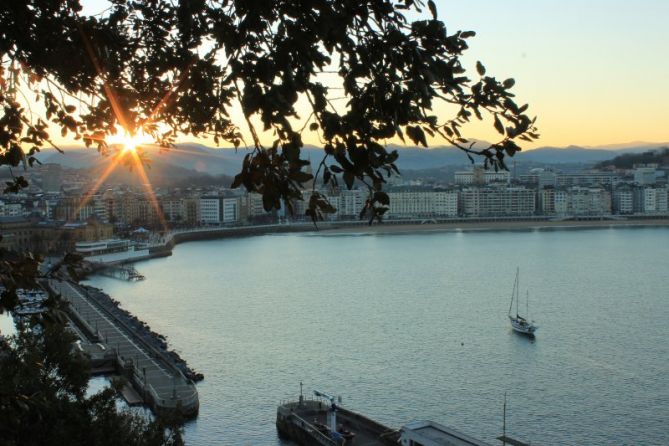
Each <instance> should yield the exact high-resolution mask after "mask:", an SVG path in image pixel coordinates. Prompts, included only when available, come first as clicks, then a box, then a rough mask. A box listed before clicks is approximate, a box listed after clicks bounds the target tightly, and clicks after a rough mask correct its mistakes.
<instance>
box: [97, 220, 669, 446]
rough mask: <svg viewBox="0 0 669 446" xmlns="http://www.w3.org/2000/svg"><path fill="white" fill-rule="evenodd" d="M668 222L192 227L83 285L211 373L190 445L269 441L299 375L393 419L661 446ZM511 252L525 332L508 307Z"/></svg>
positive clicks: (667, 399) (531, 437) (666, 382)
mask: <svg viewBox="0 0 669 446" xmlns="http://www.w3.org/2000/svg"><path fill="white" fill-rule="evenodd" d="M668 240H669V229H667V228H642V229H622V228H611V229H597V230H570V231H536V230H535V231H505V232H467V233H460V232H444V233H429V234H412V235H406V234H403V235H360V234H358V235H347V236H336V237H334V236H327V235H325V234H290V235H274V236H260V237H252V238H242V239H226V240H216V241H203V242H192V243H186V244H183V245H179V246H177V247H176V249H175V250H174V254H173V255H172V256H171V257H168V258H163V259H155V260H151V261H147V262H142V263H139V264H137V268H138V270H140V272H141V273H142V274H144V275H145V276H146V278H147V280H145V281H144V282H140V283H125V282H121V281H116V280H114V279H109V278H104V277H99V278H93V279H92V280H91V281H90V282H91V284H93V285H95V286H99V287H101V288H103V289H104V290H106V291H107V292H108V293H109V294H110V295H111V296H112V297H114V298H115V299H117V300H119V301H120V302H121V303H122V305H123V307H125V308H126V309H128V310H130V311H131V312H132V313H134V314H136V315H137V316H138V317H139V318H141V319H143V320H144V321H146V322H148V323H149V325H151V327H152V328H153V329H154V330H155V331H157V332H159V333H162V334H164V335H166V336H167V337H168V340H169V343H170V345H171V346H172V347H173V348H174V349H175V350H176V351H178V352H179V353H180V354H181V355H182V356H183V357H184V358H185V359H187V361H188V362H189V363H190V364H191V365H192V366H193V367H194V368H195V369H196V370H198V371H201V372H202V373H204V375H205V380H204V381H203V382H202V383H200V384H199V385H198V389H199V392H200V415H199V417H198V419H197V420H196V421H194V422H191V423H189V424H188V425H187V427H186V440H187V442H188V444H193V445H219V444H230V445H279V444H282V443H281V442H280V440H279V439H278V438H277V437H276V431H275V428H274V417H275V410H276V405H277V403H278V402H279V401H280V400H283V399H294V398H296V397H297V394H298V391H299V382H300V381H303V382H304V383H305V388H306V389H309V390H311V389H313V388H318V389H321V390H324V391H327V392H331V393H335V394H341V395H342V397H343V402H344V405H345V406H346V407H348V408H351V409H353V410H356V411H359V412H362V413H364V414H366V415H368V416H369V417H371V418H374V419H377V420H379V421H381V422H383V423H385V424H388V425H391V426H400V425H402V424H404V423H405V422H408V421H410V420H413V419H432V420H435V421H438V422H441V423H443V424H446V425H449V426H452V427H454V428H456V429H458V430H461V431H463V432H466V433H470V434H472V435H474V436H476V437H478V438H480V439H482V440H485V441H488V442H490V443H493V442H494V437H495V436H496V435H499V433H500V431H501V428H502V401H503V395H504V392H508V412H507V426H508V431H509V432H510V433H511V434H512V435H514V436H516V437H518V438H520V439H523V440H526V441H531V442H532V443H537V444H547V445H558V444H564V445H567V444H590V445H608V444H630V445H631V444H635V445H642V444H644V445H651V444H667V442H668V441H669V439H668V430H667V426H669V415H668V413H669V377H668V374H667V369H668V366H669V347H668V345H669V343H668V341H669V323H668V321H669V301H668V299H667V298H668V297H669V296H668V295H669V293H668V291H669V285H668V284H667V272H668V271H669V252H668V251H667V246H668V245H667V241H668ZM516 266H519V267H520V269H521V277H520V280H521V289H522V290H523V291H522V294H524V293H525V290H526V289H529V292H530V314H531V316H532V318H534V319H536V321H537V323H538V324H539V325H540V329H539V331H538V334H537V338H536V340H535V341H534V342H531V341H529V340H528V339H526V338H524V337H521V336H518V335H516V334H515V333H513V332H511V330H510V328H509V323H508V320H507V318H506V312H507V309H508V305H509V299H510V295H511V288H512V285H513V280H514V275H515V270H516Z"/></svg>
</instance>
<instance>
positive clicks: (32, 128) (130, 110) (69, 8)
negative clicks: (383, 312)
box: [0, 0, 538, 444]
mask: <svg viewBox="0 0 669 446" xmlns="http://www.w3.org/2000/svg"><path fill="white" fill-rule="evenodd" d="M424 8H426V10H425V11H423V10H422V9H424ZM407 16H411V17H413V16H420V17H421V18H420V19H418V20H414V21H411V20H409V19H408V18H407ZM473 36H474V32H472V31H456V32H452V33H449V32H448V30H447V28H446V25H445V24H444V23H443V22H442V21H440V20H439V19H438V17H437V8H436V7H435V4H434V3H433V1H432V0H428V1H427V3H424V2H422V1H419V0H397V1H395V2H392V1H389V0H275V1H266V0H146V1H145V0H109V8H108V9H106V10H105V11H103V12H102V13H100V14H98V15H96V16H85V15H84V14H83V13H82V6H81V1H80V0H23V1H3V2H0V166H9V167H17V166H23V167H29V166H33V165H34V164H35V163H36V162H38V161H37V159H36V157H35V156H36V154H37V153H38V152H39V151H40V150H42V149H43V148H44V147H48V146H53V147H55V148H57V149H58V147H56V144H54V141H53V138H52V137H51V136H50V135H49V132H50V131H52V129H54V128H55V129H57V131H58V130H59V131H60V132H61V134H62V136H67V135H70V136H73V137H74V138H75V139H77V140H81V141H82V142H84V143H85V144H86V146H93V147H96V148H97V150H98V151H100V152H101V153H102V154H103V155H109V154H111V153H112V151H111V150H110V146H109V144H108V143H107V139H108V138H109V136H111V135H113V134H115V133H116V132H118V131H124V132H128V133H130V134H135V133H138V132H143V133H146V134H149V135H151V136H152V137H153V138H154V139H155V141H156V143H157V144H159V145H161V146H165V147H169V146H171V145H173V144H174V142H175V138H176V137H177V136H179V135H192V136H196V137H210V138H212V139H213V140H214V141H215V142H216V143H217V144H219V143H228V144H231V145H233V146H234V147H236V148H237V147H243V146H245V147H247V148H249V149H250V150H249V152H248V154H247V155H246V157H245V158H244V162H243V165H242V166H241V171H240V173H239V174H238V175H237V176H236V178H235V181H234V184H233V186H235V187H239V186H242V185H243V186H244V187H245V188H246V189H247V190H248V191H252V192H258V193H260V194H262V197H263V203H264V207H265V209H266V210H271V209H277V208H279V207H281V205H282V203H285V205H286V206H288V207H289V208H290V210H292V203H293V201H294V200H296V199H302V198H303V189H304V187H305V186H306V185H307V184H309V183H311V182H312V180H313V179H314V176H313V175H312V174H310V173H308V172H307V171H306V169H305V167H306V166H307V165H308V164H309V161H308V160H305V159H304V158H303V157H302V156H301V149H302V147H303V144H304V142H303V139H304V138H305V136H306V133H305V132H315V133H316V134H317V135H318V138H319V140H320V143H321V146H322V148H323V159H322V160H321V162H320V164H319V167H318V170H317V172H316V174H315V176H316V179H318V180H319V181H322V182H323V183H324V184H325V185H327V186H329V187H339V182H343V184H344V185H345V186H346V187H348V188H352V187H353V185H354V183H355V182H356V181H358V182H361V183H364V184H365V185H366V186H367V187H368V188H369V198H368V200H367V202H366V203H365V207H364V209H362V212H361V216H366V217H368V218H369V219H370V222H371V221H372V220H373V219H374V218H381V216H382V215H383V213H384V212H385V211H386V210H387V205H388V201H389V199H388V195H386V194H385V193H384V192H383V191H382V187H383V183H384V182H385V181H386V178H387V177H388V176H389V175H391V174H392V173H393V172H395V173H398V169H397V166H396V164H395V162H396V160H397V158H398V156H399V154H398V152H397V151H395V150H393V151H389V150H388V149H387V148H386V144H385V142H386V141H387V140H389V139H392V138H400V139H402V140H406V141H407V142H411V143H413V144H416V145H421V146H424V147H427V145H428V139H429V138H442V140H443V141H445V142H447V143H450V144H452V145H454V146H456V147H458V148H460V149H461V150H463V151H464V152H466V153H467V155H468V156H470V158H471V155H481V156H483V157H484V159H485V164H486V165H488V166H491V167H493V168H495V169H497V168H505V164H504V160H505V157H506V156H513V155H514V153H516V152H517V151H519V150H520V147H519V146H518V145H517V144H516V142H515V141H516V140H519V139H520V140H525V141H531V140H533V139H535V138H537V137H538V135H537V134H536V129H535V127H534V119H532V118H530V117H529V116H528V115H527V114H526V112H527V108H528V107H527V105H520V104H517V103H516V102H515V100H514V95H513V93H512V91H511V90H512V87H513V85H514V81H513V79H506V80H503V81H500V80H497V79H496V78H495V77H492V76H490V75H489V74H487V72H486V69H485V67H484V65H483V64H482V63H480V62H479V63H478V64H477V67H476V73H475V75H474V77H475V79H470V78H469V77H468V76H466V74H465V70H464V68H463V66H462V64H461V61H460V57H461V55H462V54H463V52H464V51H465V50H466V49H467V48H468V46H467V39H469V38H471V37H473ZM439 102H442V103H445V104H447V105H448V106H449V109H450V110H452V111H453V114H452V116H448V117H443V116H437V114H436V113H435V112H434V111H433V110H434V108H435V106H436V105H437V103H439ZM300 104H306V109H307V110H308V111H307V115H306V116H299V115H298V110H302V109H303V107H302V106H301V105H300ZM237 109H239V110H241V114H239V113H236V112H235V110H237ZM302 114H303V115H304V113H302ZM238 116H239V118H238ZM484 116H488V120H489V121H490V122H491V123H492V125H493V127H494V128H495V129H496V131H497V132H498V133H499V134H500V138H499V141H497V142H495V143H493V144H491V145H489V146H488V147H484V148H475V147H474V143H473V142H470V141H469V140H468V139H466V137H465V135H463V126H464V125H465V124H466V123H467V122H468V121H470V120H471V119H484ZM242 129H244V130H242ZM243 134H249V135H250V140H249V141H245V140H244V137H243ZM266 135H271V137H270V138H269V140H270V141H271V142H270V143H269V144H266V143H265V141H266V140H267V138H266ZM314 184H315V182H314ZM25 186H27V182H26V180H25V179H24V178H23V176H20V175H18V176H15V177H14V178H13V181H11V182H9V183H8V184H7V187H6V189H5V191H6V192H12V191H19V190H20V189H21V188H23V187H25ZM333 210H334V209H333V207H332V206H331V205H330V203H328V201H327V199H326V198H325V196H324V195H321V194H319V193H318V191H317V190H316V189H315V186H314V188H313V189H312V191H311V193H310V198H309V206H308V210H307V213H308V214H309V215H310V216H311V218H312V219H313V220H314V221H316V220H318V219H321V218H322V217H323V214H324V213H328V212H332V211H333ZM1 257H2V259H0V260H2V264H1V265H0V280H1V281H2V284H3V286H4V288H5V290H4V291H3V293H2V297H1V299H0V311H4V310H6V309H11V308H12V307H13V306H14V305H15V304H16V289H17V288H21V287H30V286H32V285H33V284H34V281H35V280H36V277H37V275H38V264H39V259H36V258H33V257H32V256H31V255H30V254H27V253H22V254H21V255H19V256H18V257H8V255H7V253H2V255H1ZM42 323H43V326H44V327H46V328H45V330H47V331H50V330H53V333H52V335H53V336H43V334H44V333H41V334H39V333H38V334H34V333H30V332H28V331H23V332H22V334H21V335H20V337H19V338H18V339H17V340H16V341H15V343H14V344H13V346H10V347H7V346H4V347H3V349H2V351H0V373H1V374H2V377H1V378H2V379H0V419H2V420H3V424H2V429H0V434H1V435H2V440H3V441H5V440H6V442H7V443H8V444H39V442H40V441H44V438H43V437H40V435H47V433H48V435H51V436H52V438H50V440H53V439H54V438H58V439H65V438H68V439H70V440H69V441H68V444H77V442H80V443H82V444H84V443H86V444H93V443H95V444H106V443H105V441H106V442H107V443H109V444H163V443H178V442H179V441H180V439H179V437H178V435H176V436H174V437H169V436H168V437H165V430H164V429H163V428H162V426H161V425H150V426H146V425H138V424H136V422H135V421H133V419H131V418H127V417H124V416H122V415H120V414H118V413H117V412H116V410H115V408H114V406H113V401H112V398H111V395H110V394H109V393H104V394H101V395H100V396H99V397H95V398H92V399H91V398H85V397H84V396H83V389H84V386H85V383H86V381H87V380H86V376H85V375H86V373H85V367H84V366H82V364H80V363H79V362H78V360H77V359H76V358H74V357H72V356H71V355H70V350H71V341H72V340H71V339H70V338H69V337H68V336H67V335H66V333H65V332H64V331H63V327H62V321H60V320H59V318H58V317H53V315H52V316H47V320H43V321H42ZM17 414H18V415H17ZM12 417H13V418H12ZM17 417H19V418H17ZM23 420H30V424H24V421H23ZM7 423H9V424H7ZM27 426H37V427H38V428H39V429H28V428H27ZM82 426H87V427H82ZM87 430H88V431H90V432H89V434H90V436H89V437H83V436H82V433H83V432H85V431H87ZM77 435H79V436H77ZM94 435H97V436H94ZM77 439H78V440H77ZM141 439H143V440H141ZM79 440H80V441H79ZM140 440H141V441H140Z"/></svg>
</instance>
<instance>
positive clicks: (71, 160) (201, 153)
mask: <svg viewBox="0 0 669 446" xmlns="http://www.w3.org/2000/svg"><path fill="white" fill-rule="evenodd" d="M663 146H669V143H665V144H654V143H643V142H638V143H632V144H624V145H622V144H621V145H616V146H604V147H591V148H584V147H578V146H569V147H564V148H559V147H542V148H538V149H533V150H527V151H523V152H520V153H518V154H516V156H514V157H513V161H515V162H517V163H532V164H566V163H569V164H577V163H581V164H582V163H593V164H594V163H598V162H601V161H606V160H610V159H613V158H614V157H616V156H618V155H621V154H624V153H642V152H646V151H648V150H654V149H658V148H660V147H663ZM391 149H397V150H398V151H399V153H400V157H399V160H398V162H397V164H398V167H399V169H400V171H401V170H423V169H434V168H439V167H443V166H458V165H467V164H469V160H468V158H467V156H466V155H465V154H464V153H463V152H462V151H460V150H458V149H455V148H452V147H435V148H430V149H420V148H411V147H400V146H397V147H394V146H393V147H391ZM303 152H304V154H305V156H307V157H309V158H310V159H311V161H312V163H313V164H314V167H315V165H316V164H317V163H318V162H319V161H320V159H321V157H322V154H323V151H322V149H320V148H317V147H313V146H308V147H305V148H304V149H303ZM246 153H248V152H247V150H246V149H239V150H237V151H235V150H234V149H216V148H211V147H206V146H203V145H200V144H194V143H188V144H179V145H178V146H177V147H176V148H174V149H171V150H167V151H158V150H151V149H149V159H150V160H151V168H150V169H148V175H149V178H150V180H151V182H152V183H154V184H156V183H161V182H163V180H164V181H174V180H175V179H185V178H188V177H192V176H201V175H202V174H207V175H211V176H218V175H226V176H233V175H236V174H237V173H238V172H239V169H240V167H241V163H242V159H243V158H244V155H246ZM38 159H39V160H40V161H41V162H43V163H58V164H61V165H63V166H65V167H70V168H75V169H93V172H92V173H93V174H94V175H96V176H97V175H99V174H101V173H102V171H103V170H104V168H105V167H106V165H107V163H109V162H110V159H109V158H104V157H102V156H100V155H99V154H98V153H97V151H95V150H94V149H83V148H69V149H65V153H64V154H60V153H58V152H55V151H50V150H45V151H44V152H42V153H40V154H39V156H38ZM113 175H114V177H113V178H112V179H113V180H114V181H119V182H126V180H127V181H130V182H133V181H132V179H133V178H136V175H134V174H132V172H128V171H127V169H116V172H115V173H114V174H113Z"/></svg>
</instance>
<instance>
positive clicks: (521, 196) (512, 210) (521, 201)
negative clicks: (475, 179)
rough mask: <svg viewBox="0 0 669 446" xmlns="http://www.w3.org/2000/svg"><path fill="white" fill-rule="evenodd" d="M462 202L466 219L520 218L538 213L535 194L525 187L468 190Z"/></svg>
mask: <svg viewBox="0 0 669 446" xmlns="http://www.w3.org/2000/svg"><path fill="white" fill-rule="evenodd" d="M460 201H461V204H462V213H463V215H464V216H466V217H504V216H519V217H520V216H528V215H534V213H535V211H536V198H535V193H534V191H533V190H531V189H526V188H524V187H497V188H495V187H483V188H466V189H463V190H462V191H461V193H460Z"/></svg>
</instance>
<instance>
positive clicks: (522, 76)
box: [83, 0, 669, 148]
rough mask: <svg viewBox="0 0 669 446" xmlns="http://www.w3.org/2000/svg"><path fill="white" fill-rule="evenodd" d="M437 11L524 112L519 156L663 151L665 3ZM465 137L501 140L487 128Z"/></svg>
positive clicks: (667, 77)
mask: <svg viewBox="0 0 669 446" xmlns="http://www.w3.org/2000/svg"><path fill="white" fill-rule="evenodd" d="M435 3H436V5H437V9H438V11H439V19H441V20H443V21H444V22H445V23H446V26H447V29H448V31H449V33H451V32H454V31H456V30H472V31H476V33H477V35H476V37H474V38H473V39H470V41H469V42H470V49H469V50H468V52H467V54H466V56H465V57H464V58H463V62H464V64H465V67H466V68H467V69H468V70H469V72H470V73H471V74H472V76H473V75H474V73H476V71H475V68H474V67H475V63H476V61H477V60H480V61H481V62H483V64H484V65H485V66H486V68H487V74H489V75H493V76H495V77H497V78H498V79H506V78H509V77H512V78H514V79H515V80H516V86H515V87H514V92H515V93H516V96H517V102H518V103H520V104H522V103H529V104H530V109H529V112H528V113H530V114H531V115H535V116H537V125H538V127H539V133H540V134H541V138H540V139H539V140H538V141H537V142H535V143H531V144H527V143H524V144H523V147H526V148H533V147H543V146H554V147H563V146H569V145H579V146H586V147H588V146H602V145H610V144H625V143H630V142H636V141H645V142H654V143H664V142H669V57H668V56H669V51H668V50H669V26H667V20H668V19H669V1H667V0H635V1H629V0H627V1H622V0H560V1H557V0H538V1H537V0H503V1H502V0H435ZM83 4H84V7H85V10H84V11H85V12H89V13H96V12H99V11H100V10H102V9H104V7H105V1H104V0H83ZM436 112H437V114H439V115H442V116H443V117H444V118H446V117H447V116H444V115H445V110H443V109H440V108H436ZM240 122H241V121H240ZM468 130H469V134H468V136H470V137H472V138H476V139H482V140H489V141H494V140H496V139H497V134H496V132H495V131H494V129H492V126H491V125H489V124H486V123H483V124H480V125H474V126H472V127H471V128H469V129H468ZM188 140H189V141H192V138H190V139H188ZM198 142H202V143H205V144H209V145H213V143H212V142H209V141H198ZM307 142H316V140H315V139H314V140H313V141H307ZM432 143H436V142H435V141H433V142H432Z"/></svg>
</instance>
